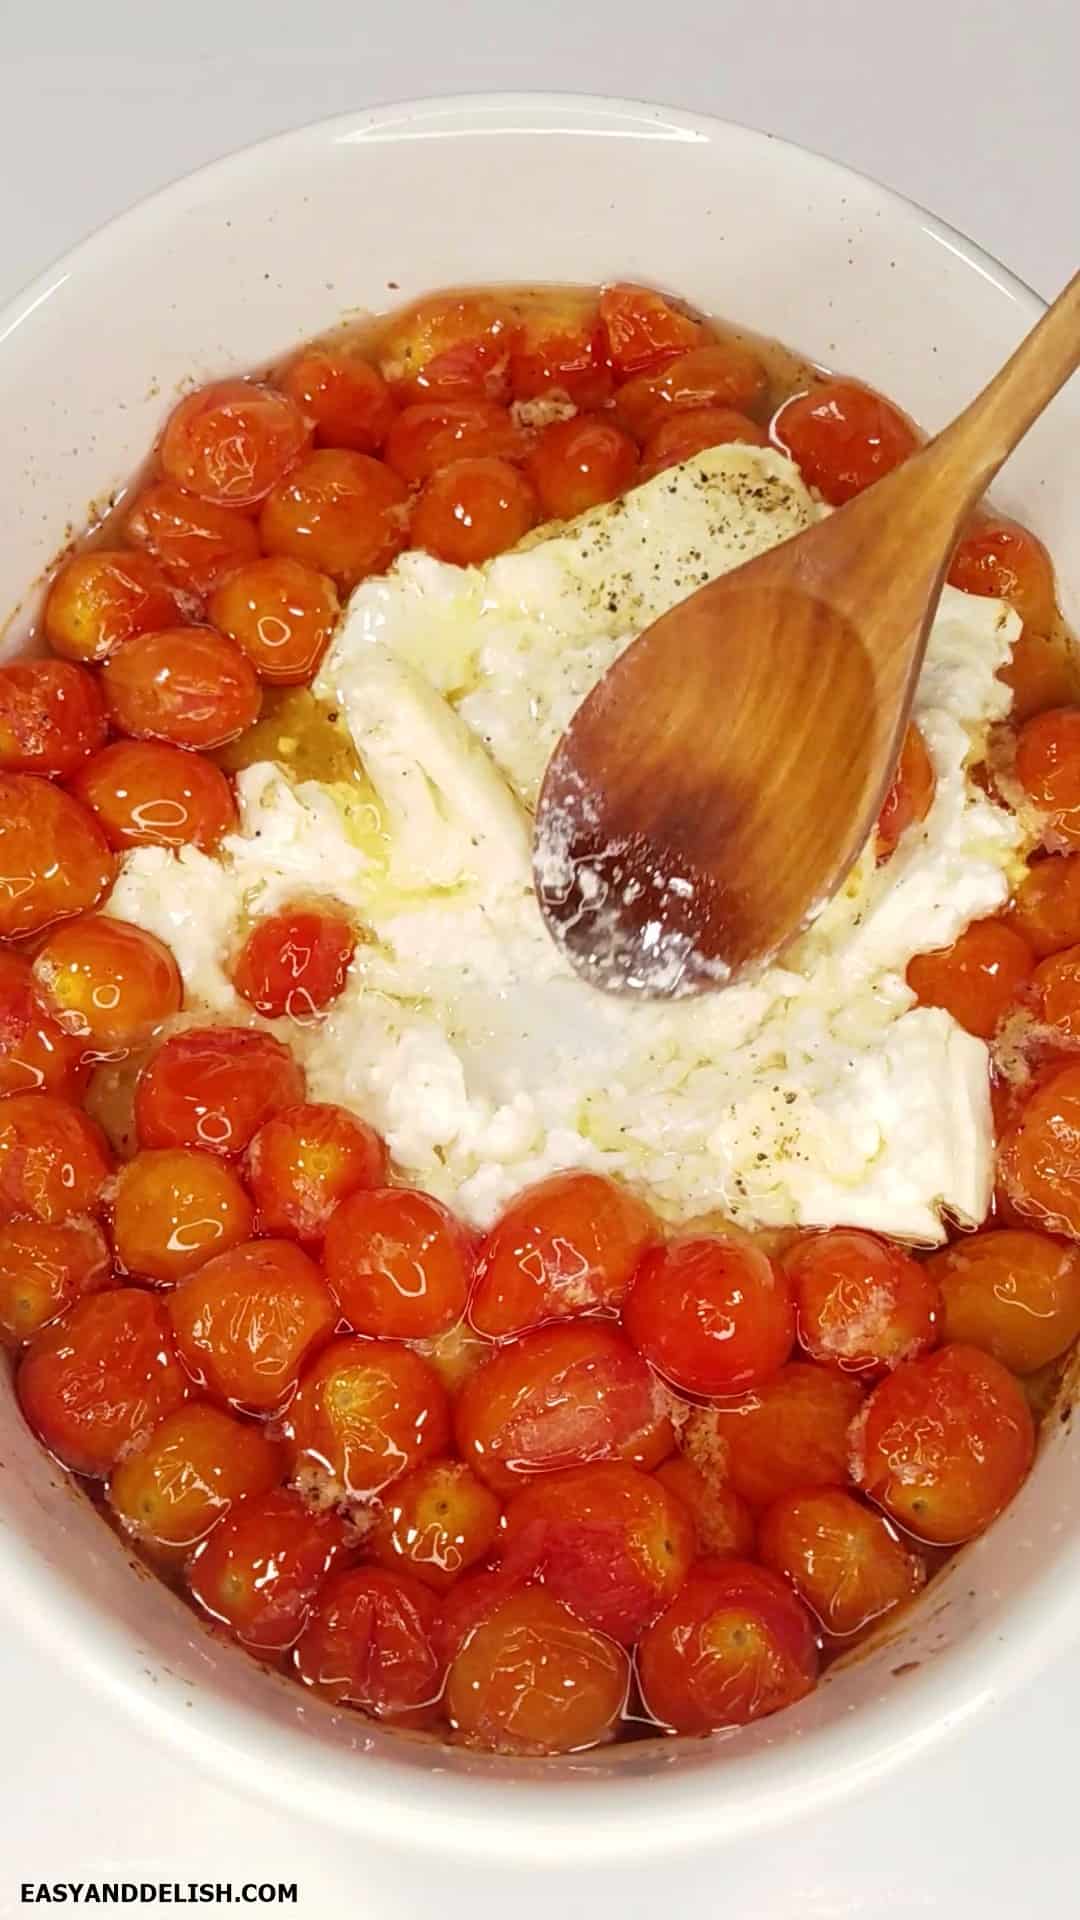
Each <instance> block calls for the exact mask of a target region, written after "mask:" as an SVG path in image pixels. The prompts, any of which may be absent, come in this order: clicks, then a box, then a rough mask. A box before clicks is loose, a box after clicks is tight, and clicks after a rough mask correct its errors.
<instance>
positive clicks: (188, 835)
mask: <svg viewBox="0 0 1080 1920" xmlns="http://www.w3.org/2000/svg"><path fill="white" fill-rule="evenodd" d="M71 786H72V791H73V792H74V793H75V794H77V795H78V797H79V799H80V800H81V801H82V802H83V804H84V806H87V807H89V809H90V811H91V813H92V814H93V815H94V816H95V818H96V820H97V822H98V824H99V826H100V827H101V829H102V832H103V833H104V835H105V838H106V840H107V841H108V842H109V845H110V846H111V847H115V848H116V850H117V851H118V852H123V851H125V850H126V849H127V848H128V847H187V846H194V847H199V848H200V849H201V851H202V852H203V853H213V851H214V848H215V847H216V846H217V845H218V843H219V842H220V840H221V839H222V837H223V836H224V835H225V834H226V833H231V832H232V831H233V829H234V828H235V826H236V804H235V802H234V800H233V796H232V788H231V787H230V785H229V782H228V780H227V779H226V778H225V775H224V774H223V773H222V772H221V771H220V769H219V768H218V767H215V765H214V763H213V761H212V760H206V759H204V757H203V755H202V754H201V753H186V752H184V751H183V750H182V749H181V748H180V747H170V746H166V745H165V744H164V742H163V741H160V740H114V741H113V743H112V745H111V746H108V747H103V748H102V751H101V752H100V753H95V754H94V756H93V758H92V759H90V760H88V761H87V762H86V763H85V765H84V766H82V767H80V769H79V771H78V773H77V774H76V775H75V777H74V779H73V780H72V783H71Z"/></svg>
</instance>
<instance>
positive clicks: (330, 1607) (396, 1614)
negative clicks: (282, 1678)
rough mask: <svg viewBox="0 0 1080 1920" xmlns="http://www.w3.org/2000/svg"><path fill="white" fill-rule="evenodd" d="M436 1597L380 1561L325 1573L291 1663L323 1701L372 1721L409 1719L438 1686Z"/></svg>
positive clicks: (434, 1697) (427, 1706) (434, 1696)
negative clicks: (366, 1715) (359, 1711)
mask: <svg viewBox="0 0 1080 1920" xmlns="http://www.w3.org/2000/svg"><path fill="white" fill-rule="evenodd" d="M438 1613H439V1608H438V1602H437V1601H436V1600H435V1599H434V1598H433V1597H432V1595H431V1594H430V1593H429V1592H428V1590H427V1588H426V1587H425V1586H423V1585H422V1584H421V1582H420V1581H419V1580H414V1579H413V1578H412V1577H411V1576H410V1575H409V1574H407V1573H401V1572H398V1571H395V1572H393V1573H391V1572H389V1571H388V1570H387V1569H386V1568H385V1567H353V1568H351V1569H350V1570H348V1571H347V1572H344V1573H335V1574H332V1575H331V1577H330V1579H329V1580H328V1581H327V1582H326V1585H325V1586H324V1588H323V1590H322V1592H321V1594H320V1595H319V1598H318V1600H317V1601H316V1603H315V1606H314V1608H313V1610H312V1613H311V1618H310V1619H309V1620H308V1623H307V1626H306V1627H305V1628H304V1631H303V1633H302V1634H301V1636H300V1641H299V1644H298V1646H297V1649H296V1669H297V1672H298V1673H299V1675H300V1678H301V1680H304V1681H306V1683H307V1685H308V1686H309V1687H317V1688H318V1690H319V1692H320V1693H324V1694H326V1696H327V1698H328V1699H330V1700H336V1701H340V1702H342V1703H343V1704H344V1705H346V1706H350V1707H362V1708H363V1710H364V1712H365V1713H370V1714H373V1715H374V1716H375V1718H376V1719H377V1720H390V1721H396V1722H398V1723H399V1724H400V1723H405V1724H407V1725H416V1724H418V1723H421V1722H422V1721H424V1720H426V1719H429V1718H431V1717H432V1713H433V1709H434V1708H435V1706H436V1704H437V1702H438V1699H439V1695H440V1694H441V1692H442V1684H443V1668H442V1662H441V1660H440V1659H439V1656H438V1654H437V1653H436V1650H435V1642H436V1628H437V1623H438Z"/></svg>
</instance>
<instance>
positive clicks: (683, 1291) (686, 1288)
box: [623, 1234, 795, 1394]
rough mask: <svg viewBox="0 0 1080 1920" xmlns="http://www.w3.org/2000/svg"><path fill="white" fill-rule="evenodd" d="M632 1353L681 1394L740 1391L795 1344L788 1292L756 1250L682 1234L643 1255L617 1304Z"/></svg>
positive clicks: (717, 1237) (774, 1367) (767, 1371)
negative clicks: (624, 1298)
mask: <svg viewBox="0 0 1080 1920" xmlns="http://www.w3.org/2000/svg"><path fill="white" fill-rule="evenodd" d="M623 1326H624V1327H625V1329H626V1332H627V1334H628V1335H629V1337H630V1339H631V1340H632V1341H633V1344H634V1346H635V1347H636V1348H637V1350H638V1352H639V1353H641V1354H643V1355H644V1356H645V1358H646V1360H648V1361H649V1362H650V1363H651V1364H652V1365H653V1366H654V1367H655V1368H656V1370H657V1372H658V1373H661V1374H662V1375H663V1376H664V1378H665V1379H666V1380H670V1382H671V1384H672V1385H673V1386H674V1387H677V1388H679V1389H681V1390H682V1391H683V1392H685V1393H696V1394H726V1393H738V1392H740V1391H741V1390H742V1389H743V1388H746V1387H752V1386H755V1385H756V1384H757V1382H758V1381H761V1380H767V1379H769V1377H770V1376H771V1375H773V1374H775V1373H777V1372H778V1370H779V1369H780V1368H781V1367H782V1366H783V1364H784V1361H785V1360H786V1359H787V1357H788V1355H789V1353H790V1352H791V1349H792V1346H793V1345H794V1341H795V1314H794V1310H793V1307H792V1300H791V1290H790V1288H789V1286H788V1283H787V1281H786V1280H785V1278H784V1276H783V1274H782V1273H781V1272H779V1271H778V1269H777V1268H776V1267H775V1266H774V1264H773V1262H772V1261H771V1260H769V1259H768V1258H767V1257H766V1255H765V1254H764V1253H762V1252H761V1251H760V1249H759V1248H757V1247H754V1246H740V1245H739V1244H738V1242H737V1241H734V1240H729V1239H726V1238H724V1237H722V1236H721V1235H719V1234H716V1235H706V1234H700V1235H686V1236H685V1237H684V1238H682V1239H679V1240H673V1241H672V1242H671V1243H670V1244H669V1245H668V1246H666V1247H657V1248H655V1249H654V1250H653V1251H652V1252H651V1253H647V1254H646V1255H645V1258H644V1259H643V1260H642V1262H641V1265H640V1266H639V1267H638V1270H637V1274H636V1276H635V1278H634V1280H633V1282H632V1284H631V1286H630V1290H629V1292H628V1294H627V1296H626V1301H625V1304H624V1306H623Z"/></svg>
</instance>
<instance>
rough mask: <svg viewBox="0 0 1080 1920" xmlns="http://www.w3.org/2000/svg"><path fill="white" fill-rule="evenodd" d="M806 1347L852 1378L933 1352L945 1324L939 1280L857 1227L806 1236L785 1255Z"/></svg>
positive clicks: (816, 1357)
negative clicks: (943, 1321)
mask: <svg viewBox="0 0 1080 1920" xmlns="http://www.w3.org/2000/svg"><path fill="white" fill-rule="evenodd" d="M782 1264H783V1269H784V1272H785V1273H786V1274H787V1277H788V1280H789V1281H790V1283H791V1286H792V1290H793V1292H794V1295H795V1313H796V1319H797V1323H798V1330H799V1342H800V1345H802V1346H803V1347H805V1348H806V1351H807V1353H808V1354H809V1355H810V1358H811V1359H812V1360H820V1361H821V1362H822V1364H823V1365H824V1366H835V1367H840V1368H842V1369H843V1371H844V1372H845V1373H864V1374H871V1373H883V1372H886V1371H887V1370H888V1369H889V1368H890V1367H895V1366H898V1365H899V1363H900V1361H901V1360H913V1359H914V1358H915V1356H916V1355H917V1354H920V1353H925V1352H926V1350H927V1349H928V1348H929V1347H932V1346H933V1345H934V1344H935V1342H936V1340H937V1338H938V1332H939V1329H940V1325H941V1295H940V1293H939V1291H938V1287H937V1283H936V1281H935V1280H934V1278H933V1275H932V1274H931V1273H930V1272H929V1271H928V1269H927V1268H926V1267H924V1266H920V1265H919V1262H918V1261H917V1260H914V1259H912V1256H911V1255H910V1254H909V1253H905V1252H904V1249H903V1248H902V1247H897V1246H893V1245H891V1244H890V1242H889V1241H888V1240H881V1239H879V1238H878V1237H877V1235H876V1234H873V1233H863V1232H861V1231H860V1230H859V1229H858V1228H855V1227H833V1228H831V1229H830V1230H829V1231H828V1232H826V1233H808V1234H804V1235H802V1236H801V1238H800V1239H798V1240H797V1241H796V1242H795V1244H794V1246H792V1247H790V1248H789V1249H788V1250H787V1252H786V1253H785V1254H784V1258H783V1263H782Z"/></svg>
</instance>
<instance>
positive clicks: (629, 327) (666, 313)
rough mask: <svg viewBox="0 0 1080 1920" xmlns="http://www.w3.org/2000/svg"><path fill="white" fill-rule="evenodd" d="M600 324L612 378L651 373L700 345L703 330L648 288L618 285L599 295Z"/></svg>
mask: <svg viewBox="0 0 1080 1920" xmlns="http://www.w3.org/2000/svg"><path fill="white" fill-rule="evenodd" d="M600 325H601V327H602V328H603V333H604V339H605V341H606V343H607V352H608V358H609V359H610V361H611V364H612V366H613V367H614V369H615V373H616V377H617V378H619V379H621V380H625V379H627V378H628V377H629V376H630V375H631V374H633V373H654V372H656V371H657V370H658V369H659V368H660V367H662V366H664V365H665V364H666V363H667V362H668V361H669V360H675V359H677V358H678V357H679V355H680V354H683V353H686V352H688V351H689V349H690V348H691V347H697V346H700V345H702V344H703V343H704V340H705V328H704V327H703V326H702V325H701V323H700V321H697V320H691V319H690V317H689V315H688V314H685V313H682V312H680V310H679V308H678V307H676V306H674V305H673V304H672V302H671V301H670V300H666V299H665V298H664V296H663V294H662V293H654V292H653V291H652V289H651V288H650V287H635V286H629V285H626V284H620V285H617V286H612V287H605V288H604V291H603V292H602V294H601V295H600Z"/></svg>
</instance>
